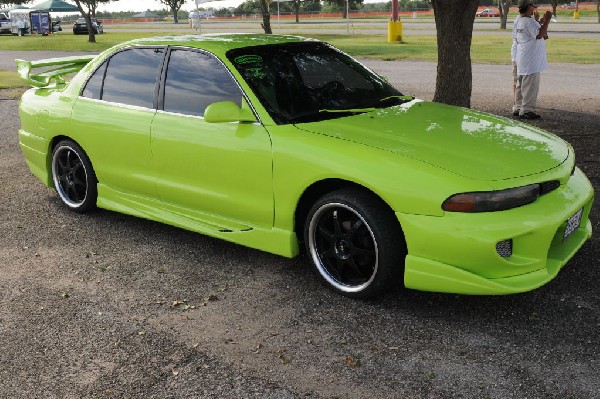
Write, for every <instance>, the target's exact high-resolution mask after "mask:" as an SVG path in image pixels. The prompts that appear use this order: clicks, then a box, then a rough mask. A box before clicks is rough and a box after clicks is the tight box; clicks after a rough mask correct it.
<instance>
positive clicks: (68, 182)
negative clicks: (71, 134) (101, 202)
mask: <svg viewBox="0 0 600 399" xmlns="http://www.w3.org/2000/svg"><path fill="white" fill-rule="evenodd" d="M52 180H53V181H54V187H55V188H56V192H57V193H58V196H59V197H60V199H61V201H62V202H63V204H65V205H66V206H67V207H68V208H70V209H72V210H74V211H77V212H81V213H84V212H88V211H90V210H92V209H94V208H95V207H96V199H97V197H98V191H97V182H96V174H95V173H94V169H93V168H92V163H91V162H90V160H89V158H88V157H87V155H86V154H85V152H84V151H83V149H82V148H81V147H80V146H79V145H77V144H76V143H75V142H73V141H71V140H64V141H61V142H59V143H58V144H57V145H56V147H54V150H53V151H52Z"/></svg>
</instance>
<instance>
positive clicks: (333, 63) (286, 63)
mask: <svg viewBox="0 0 600 399" xmlns="http://www.w3.org/2000/svg"><path fill="white" fill-rule="evenodd" d="M227 57H228V59H229V60H230V61H231V62H232V63H233V64H234V65H235V67H236V69H237V70H238V71H239V73H240V74H241V75H242V76H243V78H244V80H245V81H246V82H247V83H248V85H249V86H250V87H251V89H252V90H253V91H254V93H255V94H256V96H257V97H258V98H259V100H260V101H261V103H262V104H263V106H264V107H265V108H266V109H267V111H268V112H269V114H270V115H271V117H272V118H273V120H274V121H275V122H276V123H278V124H288V123H299V122H314V121H320V120H325V119H333V118H339V117H342V116H347V115H350V114H354V113H360V112H367V111H368V110H369V109H373V108H382V107H389V106H392V105H397V104H400V103H402V102H405V101H406V100H405V99H402V98H398V97H399V96H402V94H401V93H400V92H399V91H398V90H396V89H395V88H394V87H392V86H391V85H390V84H389V83H387V82H386V81H385V80H384V79H383V78H381V77H380V76H378V75H376V74H375V73H373V72H371V71H370V70H368V69H367V68H365V67H364V66H362V65H361V64H360V63H358V62H356V61H355V60H354V59H352V58H351V57H349V56H348V55H346V54H344V53H342V52H340V51H337V50H336V49H334V48H333V47H331V46H329V45H328V44H326V43H321V42H300V43H286V44H276V45H263V46H254V47H244V48H239V49H234V50H230V51H229V52H228V53H227Z"/></svg>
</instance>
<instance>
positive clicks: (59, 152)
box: [52, 145, 89, 209]
mask: <svg viewBox="0 0 600 399" xmlns="http://www.w3.org/2000/svg"><path fill="white" fill-rule="evenodd" d="M65 152H71V153H72V154H73V156H75V157H76V158H77V160H78V163H79V166H80V167H81V168H82V169H83V173H84V176H85V178H86V181H85V195H84V197H83V198H82V199H81V201H74V200H73V199H71V198H70V197H69V194H68V193H66V192H65V190H64V188H63V186H62V184H61V182H60V180H59V173H60V172H59V170H58V160H59V158H60V157H61V156H63V155H64V153H65ZM87 177H88V173H87V169H86V167H85V163H84V162H83V160H82V159H81V156H80V155H79V154H78V153H77V151H76V150H75V149H74V148H73V147H71V146H69V145H61V146H59V147H58V148H56V149H55V150H54V154H53V155H52V181H53V182H54V188H55V189H56V192H57V193H58V196H59V197H60V199H61V200H62V201H63V202H64V203H65V204H66V205H67V206H68V207H69V208H72V209H77V208H79V207H81V206H82V205H83V204H84V203H85V200H86V199H87V197H88V192H89V184H88V182H87ZM67 179H69V178H67Z"/></svg>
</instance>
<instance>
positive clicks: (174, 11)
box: [171, 8, 179, 24]
mask: <svg viewBox="0 0 600 399" xmlns="http://www.w3.org/2000/svg"><path fill="white" fill-rule="evenodd" d="M177 11H179V10H176V9H175V8H171V12H172V13H173V23H174V24H178V23H179V19H178V17H177Z"/></svg>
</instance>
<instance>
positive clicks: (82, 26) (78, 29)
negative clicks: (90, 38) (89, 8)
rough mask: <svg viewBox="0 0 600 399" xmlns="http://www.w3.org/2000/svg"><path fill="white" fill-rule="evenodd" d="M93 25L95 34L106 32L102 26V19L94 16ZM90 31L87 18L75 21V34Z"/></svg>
mask: <svg viewBox="0 0 600 399" xmlns="http://www.w3.org/2000/svg"><path fill="white" fill-rule="evenodd" d="M92 26H93V28H94V33H95V34H97V35H98V34H101V33H104V27H103V26H102V21H98V20H97V19H96V18H92ZM86 33H88V28H87V23H86V22H85V18H78V19H77V21H75V22H73V34H74V35H79V34H86Z"/></svg>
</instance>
